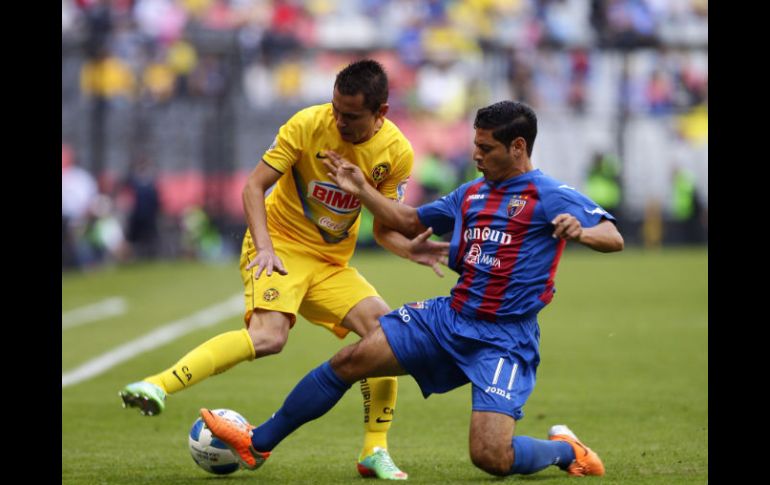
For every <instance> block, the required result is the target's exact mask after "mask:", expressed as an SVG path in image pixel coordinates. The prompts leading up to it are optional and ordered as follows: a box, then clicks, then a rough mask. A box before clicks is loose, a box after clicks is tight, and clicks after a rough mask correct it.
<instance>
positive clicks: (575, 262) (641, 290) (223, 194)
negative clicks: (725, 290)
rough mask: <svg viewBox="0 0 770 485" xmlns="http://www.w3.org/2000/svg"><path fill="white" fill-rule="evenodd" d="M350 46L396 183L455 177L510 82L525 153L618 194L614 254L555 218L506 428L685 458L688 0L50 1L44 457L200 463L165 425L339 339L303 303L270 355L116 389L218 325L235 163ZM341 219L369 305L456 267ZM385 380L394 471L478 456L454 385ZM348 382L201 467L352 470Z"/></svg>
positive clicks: (613, 460)
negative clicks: (272, 453) (392, 133)
mask: <svg viewBox="0 0 770 485" xmlns="http://www.w3.org/2000/svg"><path fill="white" fill-rule="evenodd" d="M362 56H372V57H374V58H376V59H378V60H380V61H381V62H382V63H383V64H384V65H385V66H386V68H387V69H388V71H389V75H390V80H391V94H390V105H391V111H390V114H389V117H390V118H391V119H392V120H393V121H395V122H396V123H397V124H398V126H399V127H400V128H401V129H402V130H403V131H404V133H405V134H406V136H407V137H408V138H409V139H410V140H411V142H412V144H413V146H414V149H415V154H416V160H415V167H414V172H413V176H412V180H411V182H410V185H409V189H408V190H407V202H409V203H410V204H413V205H416V204H419V203H421V202H424V201H428V200H431V199H433V198H435V197H438V196H440V195H442V194H444V193H446V192H447V191H449V190H451V189H452V188H453V187H454V186H456V185H457V184H458V183H459V182H461V181H464V180H466V179H469V178H475V177H476V175H477V174H476V173H474V171H473V170H472V169H469V165H470V163H469V162H470V151H471V142H472V134H473V130H472V126H471V125H472V120H473V116H474V114H475V111H476V109H478V108H479V107H481V106H484V105H486V104H489V103H492V102H495V101H499V100H501V99H506V98H508V99H518V100H523V101H526V102H528V103H530V104H531V105H532V106H533V107H534V108H535V110H536V111H537V113H538V116H539V128H540V130H539V131H540V132H539V135H538V138H537V142H536V143H535V149H534V156H533V161H534V164H535V166H536V167H539V168H542V169H543V170H545V171H546V172H548V173H549V174H551V175H554V176H555V177H557V178H560V179H562V180H563V181H565V182H566V183H569V184H571V185H574V186H576V187H579V188H580V189H581V190H583V191H585V192H586V193H588V194H589V195H591V197H592V198H594V199H595V200H597V201H598V202H600V203H601V204H602V205H603V206H604V207H606V208H607V209H609V210H611V211H612V212H613V213H615V214H616V215H617V216H618V218H619V220H620V226H621V227H620V228H621V232H622V233H623V235H624V238H625V240H626V250H625V251H624V252H622V253H620V254H617V255H601V254H598V253H594V252H592V251H587V250H584V249H583V248H580V247H578V246H579V245H569V249H568V252H569V254H568V255H567V256H566V257H565V258H563V261H562V262H561V264H560V269H559V276H558V279H557V286H558V288H559V293H558V295H557V303H556V304H555V305H551V306H549V307H548V308H547V309H546V310H545V311H544V312H543V313H542V320H541V322H542V328H541V331H542V347H541V351H542V355H543V362H542V364H541V366H540V368H539V370H538V385H537V388H536V390H535V392H534V393H533V395H532V397H531V399H530V401H529V403H528V406H527V408H526V411H527V416H528V418H527V419H525V420H523V421H521V422H520V423H518V424H517V432H519V433H521V434H526V435H532V436H543V435H544V433H545V431H546V430H547V429H548V426H550V425H551V424H554V423H555V422H557V421H559V422H561V421H564V422H567V423H568V424H570V426H572V427H573V429H575V430H576V431H577V432H578V433H579V434H581V435H582V436H585V437H590V438H586V439H587V440H590V443H591V446H592V447H595V449H597V450H598V451H600V453H602V457H603V459H604V461H605V464H606V465H607V470H608V474H607V476H606V477H604V479H603V480H602V483H604V484H617V485H621V484H622V485H640V484H645V485H653V484H655V485H657V484H661V483H672V484H674V483H675V484H681V483H688V484H689V483H692V484H702V483H704V482H707V481H708V349H707V343H708V305H707V301H708V224H707V221H708V215H707V214H708V213H707V210H708V2H707V1H706V0H422V1H417V0H339V1H333V0H304V1H302V0H62V483H67V484H73V485H79V484H93V483H125V484H132V485H133V484H137V483H147V484H157V483H163V484H180V485H181V484H189V483H194V482H196V481H198V480H203V479H205V478H207V477H206V474H205V472H203V471H201V470H199V469H197V467H196V466H195V465H194V464H193V462H192V460H191V459H190V458H189V453H188V450H187V445H186V441H185V440H186V433H187V432H188V430H189V427H190V425H191V424H192V422H193V421H194V419H195V417H196V416H197V411H198V409H199V408H200V407H201V406H209V407H212V408H213V407H226V408H231V409H235V410H238V411H239V412H242V414H244V415H245V416H246V417H248V418H249V419H250V420H252V421H253V422H255V423H258V422H261V421H262V420H263V419H265V418H266V417H267V416H268V415H269V413H270V412H272V411H273V410H274V409H276V407H277V406H279V405H280V403H281V401H282V400H283V398H284V396H285V395H286V393H287V392H288V391H289V390H290V389H291V388H292V387H293V385H294V383H295V382H296V381H297V380H298V379H299V378H301V377H302V376H303V375H304V374H305V373H306V372H307V371H308V369H310V368H312V367H314V366H316V365H318V363H319V362H321V361H323V360H324V359H327V358H328V357H329V356H330V355H331V354H332V353H333V352H334V351H336V350H337V349H338V348H339V347H340V346H341V345H342V342H340V341H338V340H336V339H332V338H328V337H327V336H326V335H325V333H326V332H325V331H324V330H322V329H319V328H317V327H315V326H313V325H308V324H307V322H305V321H304V319H302V318H300V319H298V324H297V327H301V328H299V329H298V331H297V330H295V331H293V332H292V336H291V339H290V340H291V342H293V343H291V344H289V345H287V346H286V348H285V350H284V351H283V352H282V353H281V354H280V355H279V356H275V357H272V358H270V359H262V360H260V361H259V362H257V363H252V364H244V365H241V366H237V367H236V368H234V369H232V370H231V371H229V372H227V373H224V374H222V375H221V376H217V377H216V378H213V379H208V380H207V381H206V382H204V383H201V384H199V385H197V386H194V387H192V388H191V389H189V390H187V391H186V392H183V393H179V394H175V395H174V396H172V397H171V398H170V399H169V407H168V409H167V411H166V412H165V413H164V415H163V416H161V417H160V418H158V419H155V418H153V419H149V420H147V419H143V418H140V417H139V416H138V413H136V412H135V410H130V411H123V410H121V409H120V402H119V399H118V397H117V395H116V394H117V391H118V389H120V388H121V387H122V386H123V385H125V384H126V383H127V382H130V381H133V380H136V379H138V378H141V377H142V376H145V375H149V374H151V373H154V372H157V371H158V370H160V369H163V368H165V367H167V366H168V365H170V364H171V363H172V362H173V361H174V360H175V359H176V358H178V357H179V356H181V355H183V353H185V352H187V351H188V350H190V349H191V348H193V347H194V346H195V345H198V344H199V343H200V342H203V341H204V340H206V339H208V338H210V337H213V336H214V335H217V334H218V333H221V332H224V331H227V330H231V329H233V328H239V327H240V325H241V322H240V312H241V311H242V307H241V305H242V303H241V297H240V292H241V282H240V277H239V275H238V271H237V259H236V258H237V255H238V252H239V249H240V244H241V239H242V237H243V232H244V230H245V223H244V221H243V213H242V207H241V201H240V199H241V189H242V186H243V183H244V181H245V178H246V176H247V174H248V173H249V172H250V171H251V170H252V169H253V167H254V165H255V164H256V163H257V162H258V160H259V159H260V157H261V156H262V154H263V152H264V150H265V149H266V148H267V146H268V145H269V144H270V143H271V141H272V140H273V138H274V136H275V134H276V132H277V130H278V128H279V127H280V125H281V124H283V123H284V122H285V121H286V120H287V119H288V118H289V117H290V116H291V115H292V114H293V113H294V112H295V111H296V110H297V109H299V108H302V107H305V106H307V105H310V104H315V103H324V102H328V101H329V100H330V98H331V92H332V86H333V82H334V76H335V74H336V72H337V71H338V70H339V69H340V68H341V67H343V66H344V65H346V64H347V63H348V62H350V61H351V60H353V59H355V58H359V57H362ZM364 216H366V217H368V215H367V214H366V213H365V214H364ZM361 227H362V231H363V230H364V229H369V228H370V224H368V223H364V224H362V226H361ZM361 236H362V237H361V241H360V243H361V246H362V247H364V248H366V250H362V251H357V252H356V255H355V257H354V259H353V261H352V264H353V265H355V266H356V267H357V268H359V270H360V271H361V272H362V274H364V275H365V276H366V278H367V279H368V280H369V281H370V282H372V283H373V284H374V285H375V287H376V288H378V290H379V291H380V293H381V294H382V296H383V298H384V299H385V300H386V301H387V302H388V303H389V304H391V305H397V304H401V303H403V302H405V301H416V300H419V299H423V298H428V297H432V296H435V295H439V294H447V292H448V290H449V288H450V287H451V286H452V284H453V283H454V278H453V277H452V275H451V274H449V275H448V276H447V277H446V278H444V279H439V278H436V277H435V276H434V275H433V273H432V272H431V271H430V269H428V268H425V267H421V266H417V265H415V264H413V263H410V262H408V261H405V260H402V259H399V258H397V257H395V256H393V255H389V254H386V253H385V252H384V251H382V250H377V249H374V248H372V249H371V250H370V249H369V247H370V246H374V245H373V242H372V238H371V234H370V233H367V232H365V231H363V232H362V235H361ZM674 246H687V247H674ZM135 263H139V264H135ZM93 270H97V271H93ZM405 282H408V284H405ZM321 334H324V336H323V337H321ZM352 341H353V340H352V337H349V338H348V339H346V340H345V341H344V343H350V342H352ZM576 374H577V376H578V378H576V377H575V375H576ZM399 389H400V390H399V405H398V406H399V417H398V422H397V424H396V425H395V426H394V427H393V430H392V431H391V433H390V438H389V441H390V445H391V449H392V452H393V453H394V457H395V459H396V460H397V462H398V463H399V464H400V465H401V466H402V467H404V469H405V470H407V471H409V472H410V481H412V482H416V483H472V482H483V483H486V482H488V481H489V477H488V476H487V475H485V474H484V473H483V472H481V471H478V470H477V469H475V468H474V467H473V466H472V465H471V464H470V460H469V458H468V452H467V430H468V423H467V418H468V415H469V411H468V409H469V406H468V390H467V388H466V389H461V390H458V391H456V392H452V393H448V394H445V395H440V396H435V397H432V398H431V399H429V400H427V401H425V400H423V398H422V395H421V394H420V391H419V389H418V388H417V386H416V384H415V383H414V381H413V380H412V379H411V378H402V379H400V380H399ZM360 407H361V398H360V396H359V393H358V391H355V390H354V391H352V392H349V393H348V394H347V395H346V396H345V397H344V398H343V400H342V401H341V402H340V404H339V405H338V406H337V407H336V408H335V409H334V410H333V411H332V412H330V413H329V415H327V416H326V417H324V418H323V419H320V420H317V421H314V422H313V423H310V424H308V426H307V427H305V428H303V429H302V430H300V431H299V432H297V433H296V434H295V435H293V436H292V437H290V438H289V439H287V441H286V442H285V444H282V445H281V446H280V448H278V449H277V451H276V457H275V458H274V459H272V463H270V464H269V466H265V467H263V468H262V469H260V471H259V472H258V473H259V475H258V476H257V475H255V476H251V475H249V476H246V474H245V473H244V472H239V473H236V474H234V475H233V476H231V477H227V478H222V479H218V480H217V482H218V483H243V480H252V479H258V480H261V481H263V482H268V483H287V482H296V483H309V482H312V483H361V482H360V479H358V478H357V474H356V472H355V468H354V467H353V466H352V464H353V461H354V459H355V453H357V451H358V448H357V447H358V445H359V441H360V436H361V429H360V428H361V425H360V421H359V420H360ZM437 422H438V423H440V424H439V425H436V423H437ZM563 475H564V474H563V473H562V472H560V471H559V470H556V469H555V468H552V469H550V470H546V471H544V472H543V473H541V474H538V475H537V476H533V477H518V478H517V479H516V480H518V481H525V480H538V481H540V480H545V481H547V483H567V482H568V481H569V482H570V483H571V480H569V478H567V477H565V476H563Z"/></svg>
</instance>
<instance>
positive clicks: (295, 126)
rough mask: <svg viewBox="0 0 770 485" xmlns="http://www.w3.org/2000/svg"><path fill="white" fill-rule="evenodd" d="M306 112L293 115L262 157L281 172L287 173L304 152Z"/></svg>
mask: <svg viewBox="0 0 770 485" xmlns="http://www.w3.org/2000/svg"><path fill="white" fill-rule="evenodd" d="M306 121H307V120H306V116H305V114H304V113H302V112H299V113H297V114H295V115H294V116H292V117H291V118H290V119H289V121H287V122H286V123H285V124H284V125H283V126H281V128H280V129H279V130H278V135H277V136H276V137H275V139H274V140H273V143H272V144H271V145H270V147H269V148H268V149H267V151H266V152H265V154H264V155H263V156H262V159H263V160H264V161H265V162H266V163H267V164H268V165H270V166H271V167H273V168H274V169H276V170H278V171H279V172H281V173H286V171H288V170H290V169H291V167H292V165H294V164H295V163H297V161H298V160H299V158H300V154H301V153H302V147H303V145H304V143H303V126H304V125H305V122H306Z"/></svg>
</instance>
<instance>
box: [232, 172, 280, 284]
mask: <svg viewBox="0 0 770 485" xmlns="http://www.w3.org/2000/svg"><path fill="white" fill-rule="evenodd" d="M281 175H283V174H282V173H281V172H279V171H277V170H275V169H274V168H272V167H271V166H269V165H268V164H267V163H265V162H264V160H263V161H260V163H258V164H257V166H256V167H255V168H254V170H252V172H251V173H250V174H249V178H248V180H247V181H246V186H245V187H244V188H243V211H244V212H245V213H246V223H247V224H248V225H249V232H251V240H252V241H254V247H255V248H256V249H257V257H256V258H254V260H253V261H252V262H250V263H249V264H248V266H246V269H247V270H248V269H251V268H253V267H254V266H257V271H256V273H255V274H254V278H256V279H259V276H260V275H261V274H262V271H264V272H265V274H267V276H271V275H272V274H273V270H275V271H277V272H278V273H280V274H282V275H286V274H288V271H286V269H285V268H284V266H283V262H282V261H281V258H279V257H278V255H277V254H275V250H274V249H273V240H272V239H270V233H268V232H267V211H266V210H265V192H267V189H269V188H270V186H271V185H273V184H274V183H275V182H277V181H278V179H279V178H281Z"/></svg>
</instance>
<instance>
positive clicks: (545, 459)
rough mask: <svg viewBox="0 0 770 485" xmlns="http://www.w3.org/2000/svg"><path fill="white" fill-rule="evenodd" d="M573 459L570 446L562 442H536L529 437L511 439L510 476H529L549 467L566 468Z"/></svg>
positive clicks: (573, 455) (573, 454)
mask: <svg viewBox="0 0 770 485" xmlns="http://www.w3.org/2000/svg"><path fill="white" fill-rule="evenodd" d="M574 459H575V452H574V451H572V446H570V444H569V443H566V442H564V441H548V440H537V439H535V438H530V437H529V436H514V437H513V466H512V467H511V474H514V473H520V474H522V475H529V474H530V473H535V472H538V471H540V470H542V469H543V468H545V467H547V466H549V465H558V466H559V467H560V468H566V467H567V466H568V465H569V464H570V463H572V460H574Z"/></svg>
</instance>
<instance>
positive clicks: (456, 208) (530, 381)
mask: <svg viewBox="0 0 770 485" xmlns="http://www.w3.org/2000/svg"><path fill="white" fill-rule="evenodd" d="M474 128H475V140H474V144H475V149H474V151H473V160H474V161H475V163H476V167H477V169H478V170H479V171H480V172H481V173H482V174H483V177H481V178H479V179H476V180H474V181H471V182H468V183H466V184H464V185H462V186H460V187H459V188H457V189H456V190H455V191H454V192H452V193H450V194H449V195H447V196H445V197H443V198H441V199H439V200H437V201H435V202H432V203H429V204H427V205H424V206H422V207H420V208H417V209H415V208H413V207H409V206H407V205H404V204H399V203H397V202H395V201H392V200H388V199H387V198H385V197H384V196H382V194H380V193H378V192H377V190H376V189H375V188H374V187H372V186H371V185H369V184H368V183H367V182H366V179H365V178H364V176H363V174H362V172H361V170H360V169H359V168H358V167H357V166H355V165H353V164H351V163H349V162H348V161H347V160H345V159H344V158H342V157H340V156H339V155H337V154H335V153H329V156H330V160H329V162H326V165H327V168H329V171H330V173H329V175H330V177H331V178H332V180H334V182H335V183H336V184H337V185H338V186H339V187H341V188H342V189H344V190H346V191H347V192H349V193H351V194H353V195H355V196H356V197H358V198H359V199H360V201H361V203H362V204H364V205H365V206H366V207H368V208H369V209H370V210H371V211H372V213H373V214H374V215H375V217H376V218H377V219H378V220H380V221H382V222H383V223H384V224H386V225H388V226H389V227H392V228H394V229H396V230H398V231H399V232H401V233H402V234H404V235H406V236H413V235H415V234H419V233H420V232H422V231H425V230H426V228H428V227H431V228H433V230H434V232H435V233H437V234H444V233H448V232H451V233H452V240H451V245H450V252H449V258H448V261H447V263H448V266H449V267H450V268H452V269H453V270H455V271H457V272H458V273H459V275H460V277H459V279H458V282H457V284H456V285H455V286H454V288H452V291H451V296H449V297H439V298H434V299H431V300H426V301H421V302H417V303H410V304H407V305H404V306H402V307H400V308H398V309H397V310H394V311H392V312H391V313H389V314H387V315H385V316H383V317H381V318H380V328H377V329H376V330H375V331H372V332H370V333H369V334H367V335H366V336H365V337H364V338H363V339H362V340H361V341H359V342H358V343H355V344H353V345H350V346H348V347H345V348H343V349H342V350H341V351H340V352H338V353H337V354H336V355H335V356H334V357H332V358H331V360H330V361H329V362H326V363H324V364H322V365H321V366H319V367H317V368H316V369H314V370H313V371H311V372H310V373H309V374H308V375H306V376H305V378H303V379H302V380H301V381H300V382H299V384H297V386H296V387H295V388H294V390H292V392H291V393H290V394H289V396H288V397H287V398H286V401H285V402H284V404H283V406H282V407H281V409H279V410H278V411H277V412H276V413H275V414H273V416H272V417H271V418H270V419H268V420H267V421H265V422H264V423H263V424H262V425H260V426H259V427H252V426H247V425H243V424H241V423H233V422H230V421H227V420H225V419H223V418H220V417H218V416H216V415H215V414H213V413H211V411H209V410H208V409H201V416H202V417H203V419H204V420H205V422H206V425H207V426H208V427H209V428H210V429H211V430H212V432H213V433H214V434H215V435H216V436H217V437H218V438H220V439H222V440H223V441H224V442H225V443H227V445H228V446H229V447H230V448H231V449H232V450H233V451H234V452H235V453H236V455H237V456H238V457H239V458H240V460H241V461H242V463H243V464H244V465H245V466H246V467H247V468H250V469H255V468H257V467H259V466H260V465H261V464H262V463H263V462H264V461H265V459H266V458H267V457H268V456H269V455H270V452H271V451H272V450H273V448H274V447H275V446H276V445H278V443H280V442H281V440H283V439H284V438H285V437H286V436H287V435H289V434H290V433H291V432H292V431H294V430H295V429H297V428H298V427H299V426H301V425H302V424H303V423H306V422H308V421H310V420H313V419H315V418H318V417H320V416H321V415H323V414H324V413H326V412H327V411H329V409H331V408H332V407H333V406H334V404H335V403H336V402H337V401H338V400H339V399H340V398H341V397H342V395H343V394H344V393H345V392H346V391H347V390H348V389H349V388H350V386H351V385H352V384H353V383H355V382H356V381H358V380H360V379H362V378H364V377H374V376H388V375H403V374H411V375H412V376H413V377H414V379H415V380H416V381H417V383H418V384H419V385H420V388H421V390H422V392H423V394H424V395H425V397H427V396H429V395H430V394H432V393H442V392H447V391H449V390H452V389H454V388H456V387H459V386H461V385H463V384H466V383H468V382H471V383H472V394H473V406H472V407H473V413H472V415H471V429H470V455H471V460H472V461H473V463H474V464H475V465H476V466H478V467H479V468H481V469H482V470H484V471H486V472H488V473H491V474H493V475H510V474H530V473H534V472H537V471H539V470H542V469H543V468H546V467H547V466H549V465H556V466H558V467H559V468H561V469H563V470H564V471H566V472H567V473H569V474H570V475H575V476H582V475H603V474H604V465H603V464H602V461H601V459H600V458H599V456H598V455H597V454H596V453H595V452H594V451H592V450H591V449H590V448H588V447H587V446H585V445H584V444H583V443H581V442H580V440H579V439H578V438H577V437H576V436H575V434H574V433H573V432H572V431H571V430H570V429H569V428H568V427H567V426H565V425H556V426H553V427H552V428H551V429H550V430H549V432H548V439H547V440H540V439H535V438H530V437H528V436H514V429H515V425H516V421H517V420H519V419H521V418H522V417H523V415H524V413H523V411H522V408H523V406H524V404H525V402H526V401H527V398H528V397H529V395H530V394H531V393H532V390H533V388H534V385H535V374H536V370H537V366H538V363H539V362H540V355H539V350H538V349H539V340H540V330H539V326H538V321H537V314H538V312H539V311H540V310H541V309H542V308H543V307H545V306H546V305H547V304H548V303H550V301H551V299H552V298H553V295H554V291H555V288H554V276H555V274H556V268H557V266H558V263H559V259H560V257H561V254H562V251H563V250H564V246H565V245H566V243H567V241H577V242H579V243H581V244H583V245H585V246H588V247H590V248H591V249H594V250H597V251H601V252H612V251H620V250H622V249H623V238H622V236H621V235H620V233H619V232H618V231H617V229H616V227H615V224H614V217H613V216H612V215H610V214H609V213H607V212H606V211H605V210H604V209H602V208H601V207H599V206H598V205H597V204H596V203H594V202H593V201H591V200H590V199H589V198H587V197H586V196H584V195H583V194H581V193H579V192H578V191H576V190H575V189H574V188H573V187H570V186H568V185H566V184H563V183H561V182H559V181H557V180H555V179H553V178H551V177H549V176H547V175H545V174H544V173H543V172H541V171H540V170H538V169H535V168H534V167H533V166H532V162H531V161H530V156H531V155H532V147H533V144H534V142H535V137H536V135H537V118H536V116H535V113H534V112H533V111H532V109H531V108H530V107H529V106H527V105H525V104H523V103H517V102H513V101H503V102H500V103H496V104H493V105H491V106H488V107H486V108H482V109H480V110H479V111H478V112H477V114H476V120H475V122H474Z"/></svg>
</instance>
